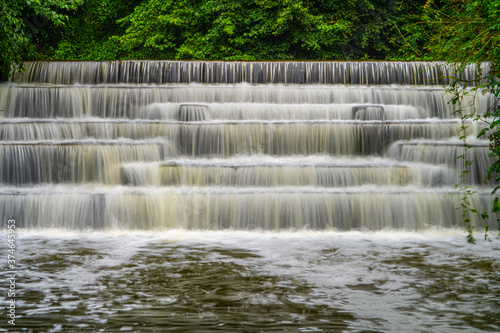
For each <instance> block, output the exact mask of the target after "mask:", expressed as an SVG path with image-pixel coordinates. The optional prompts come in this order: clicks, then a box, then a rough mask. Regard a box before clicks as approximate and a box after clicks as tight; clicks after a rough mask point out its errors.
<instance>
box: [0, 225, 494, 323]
mask: <svg viewBox="0 0 500 333" xmlns="http://www.w3.org/2000/svg"><path fill="white" fill-rule="evenodd" d="M1 236H2V238H5V239H6V238H7V235H6V234H5V233H2V234H1ZM491 236H494V235H491ZM492 238H493V237H492ZM1 249H2V253H6V250H7V248H6V242H2V248H1ZM499 250H500V240H498V239H492V241H491V242H487V241H479V242H478V244H477V245H470V244H467V243H466V241H465V237H464V236H463V234H461V232H459V231H453V230H446V231H432V232H427V233H426V232H423V233H395V232H377V233H361V232H347V233H337V232H313V231H311V232H309V231H297V232H243V231H220V232H215V231H214V232H207V231H203V232H197V231H180V230H174V231H168V232H164V233H153V232H145V233H140V232H89V233H83V234H82V233H70V232H67V231H58V230H52V231H43V232H41V231H40V232H37V231H29V232H28V231H24V232H22V233H21V234H20V235H19V238H18V240H17V255H18V257H17V260H18V262H17V268H18V280H17V281H16V288H17V291H18V293H17V295H16V304H17V309H16V311H17V315H18V317H17V320H16V326H15V329H17V330H18V331H21V330H22V331H33V332H41V331H43V332H98V331H102V332H104V331H106V332H114V331H134V332H160V331H167V330H168V331H177V332H212V331H225V332H235V331H245V332H254V331H256V332H258V331H264V332H269V331H293V332H331V331H338V332H340V331H349V332H361V331H363V332H403V331H407V332H409V331H411V332H429V331H432V332H453V331H468V332H474V331H499V330H500V315H499V313H500V269H499V268H500V251H499ZM0 288H1V289H0V291H1V292H0V294H1V297H0V300H1V301H2V303H3V304H6V303H5V301H6V294H7V289H8V285H7V282H5V280H4V282H3V283H2V284H1V285H0ZM5 310H6V309H5V308H2V309H1V313H0V317H1V318H4V319H3V321H4V322H2V325H1V327H3V329H2V331H5V329H6V328H7V327H6V326H7V325H5V324H6V319H5V318H6V313H5Z"/></svg>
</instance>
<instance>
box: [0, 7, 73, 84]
mask: <svg viewBox="0 0 500 333" xmlns="http://www.w3.org/2000/svg"><path fill="white" fill-rule="evenodd" d="M80 3H81V0H9V1H1V2H0V21H1V22H2V27H1V28H0V45H2V48H1V49H0V78H6V77H8V76H10V74H11V68H12V67H13V66H16V65H19V64H20V63H21V60H23V59H28V58H33V57H35V56H36V54H37V44H36V43H34V40H35V38H34V37H33V36H34V35H36V34H38V33H41V32H42V31H43V30H44V28H45V27H46V26H47V23H48V22H49V21H50V22H52V24H54V25H55V26H57V27H61V26H63V25H64V24H65V20H66V18H67V17H66V15H65V14H64V13H61V12H63V11H68V10H73V9H76V7H77V6H78V5H79V4H80Z"/></svg>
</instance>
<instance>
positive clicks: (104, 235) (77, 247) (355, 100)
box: [0, 61, 500, 332]
mask: <svg viewBox="0 0 500 333" xmlns="http://www.w3.org/2000/svg"><path fill="white" fill-rule="evenodd" d="M25 67H26V71H25V72H24V73H22V74H16V75H14V76H13V77H12V78H11V80H10V81H9V82H6V83H3V84H1V85H0V109H1V110H4V111H3V112H1V114H0V117H1V118H0V140H1V141H0V217H1V219H2V232H1V233H0V237H2V240H1V241H0V249H1V250H2V253H3V256H4V257H5V262H7V255H8V250H9V248H10V249H12V247H9V244H11V243H9V242H8V241H7V240H8V235H10V234H9V233H8V224H13V223H15V227H16V229H15V235H16V242H15V246H16V247H15V256H16V259H15V264H14V265H13V267H10V271H15V276H16V282H15V288H16V293H15V294H16V295H15V297H14V298H12V297H11V296H7V295H8V293H9V288H10V289H12V286H11V284H10V285H9V282H7V280H6V279H4V281H5V282H4V283H2V284H0V301H1V302H2V304H9V303H8V302H9V301H10V300H11V299H15V301H16V308H15V313H16V320H15V322H16V325H15V326H13V325H10V324H8V319H7V318H8V314H9V309H8V308H7V307H4V308H1V309H0V318H4V319H1V320H3V322H0V331H23V332H101V331H102V332H107V331H111V332H115V331H133V332H162V331H167V330H168V331H177V332H215V331H225V332H235V331H245V332H254V331H255V332H261V331H262V332H268V331H292V332H332V331H334V332H402V331H412V332H429V331H433V332H454V331H467V332H474V331H477V332H480V331H499V330H500V315H499V313H500V287H499V286H500V240H498V239H496V238H495V234H496V232H497V230H498V222H497V220H496V219H497V216H496V215H494V214H490V217H489V218H487V219H486V220H485V221H481V220H480V219H479V218H477V216H474V215H472V216H471V224H472V225H473V226H474V227H475V228H476V229H477V230H478V232H479V233H478V234H477V238H478V244H476V245H469V244H467V242H466V239H465V234H464V231H463V226H462V224H461V223H462V220H463V217H462V211H461V210H460V209H457V208H458V207H460V203H461V198H462V193H461V192H460V191H459V190H457V189H456V188H455V187H454V185H455V184H457V183H458V182H459V181H460V180H459V176H460V174H461V173H462V172H464V171H467V176H466V184H467V185H470V186H473V188H474V190H475V193H474V195H473V196H472V200H473V202H474V204H475V207H476V208H477V210H478V211H480V212H483V211H490V210H491V208H492V197H491V195H490V192H491V191H492V189H493V188H494V187H495V185H496V184H495V183H494V181H492V180H490V181H485V176H486V174H487V169H488V167H489V166H490V165H491V163H492V161H491V158H490V157H489V156H488V154H489V142H488V141H487V140H485V139H477V138H476V136H477V133H478V132H479V131H480V130H481V129H482V128H484V126H485V125H484V124H482V123H480V122H466V124H465V125H466V126H467V129H466V131H467V135H468V138H467V144H468V148H466V147H465V146H464V142H463V141H462V140H460V136H461V135H462V134H463V133H462V132H461V128H462V125H463V124H462V122H461V121H460V117H459V116H458V115H456V114H454V113H453V111H454V109H453V105H451V104H449V103H448V100H449V99H450V98H451V95H449V94H448V93H447V92H446V91H445V88H444V86H443V85H445V84H448V83H450V79H449V76H450V75H452V70H451V69H450V68H448V67H447V66H446V65H445V64H444V63H439V62H428V63H425V62H253V63H252V62H248V63H241V62H195V61H193V62H184V61H114V62H43V61H39V62H28V63H26V64H25ZM484 70H487V68H484ZM474 73H475V68H474V66H469V68H468V69H467V70H466V71H465V73H464V74H463V75H464V78H465V79H471V78H473V77H474ZM497 103H498V101H497V100H495V98H494V97H493V96H491V95H488V94H484V95H483V94H477V95H474V94H469V95H467V96H466V98H465V99H464V101H463V104H462V107H463V109H464V110H466V111H469V110H472V105H473V106H474V107H475V110H476V112H478V113H479V114H482V113H484V112H486V111H487V110H488V109H489V108H492V107H496V106H497ZM466 161H471V162H472V164H471V165H470V166H469V165H468V163H466ZM8 221H15V222H8ZM482 223H484V224H485V225H486V226H488V227H490V232H489V235H490V238H491V241H483V240H482V237H483V236H482V234H481V233H480V232H481V228H483V224H482ZM6 271H9V269H7V270H6ZM9 274H10V275H9ZM11 275H12V274H11V273H6V274H5V276H6V278H7V277H9V276H11Z"/></svg>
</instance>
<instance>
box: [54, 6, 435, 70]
mask: <svg viewBox="0 0 500 333" xmlns="http://www.w3.org/2000/svg"><path fill="white" fill-rule="evenodd" d="M424 1H425V0H415V1H412V2H411V3H408V4H407V3H406V2H404V3H399V2H398V1H397V0H390V1H383V0H351V1H339V0H329V1H319V0H239V1H234V0H231V1H230V0H202V1H193V0H183V1H173V0H161V1H160V0H142V1H140V0H137V1H135V2H127V3H126V4H123V2H122V1H118V0H102V1H97V0H89V1H87V2H86V3H85V4H84V5H83V6H82V7H81V8H80V9H79V10H78V11H77V12H75V14H74V15H70V17H69V23H68V25H67V26H66V27H65V29H64V33H65V34H64V36H59V37H57V38H52V40H58V44H57V45H52V46H51V48H52V49H51V50H50V51H48V52H46V54H48V55H49V57H50V58H52V59H92V60H111V59H220V60H275V59H276V60H277V59H304V60H306V59H316V60H321V59H384V58H386V57H387V55H388V54H389V53H390V52H392V53H396V52H393V50H394V49H395V47H394V45H393V43H392V42H391V36H393V35H394V34H395V33H396V32H397V27H395V26H394V24H393V22H394V21H395V20H396V21H398V22H399V21H402V20H404V17H405V16H406V15H407V13H408V12H409V11H417V12H419V11H420V12H421V7H422V6H423V4H424V3H425V2H424ZM416 3H419V4H420V5H419V6H416V5H415V4H416ZM392 57H397V55H394V56H392Z"/></svg>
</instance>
